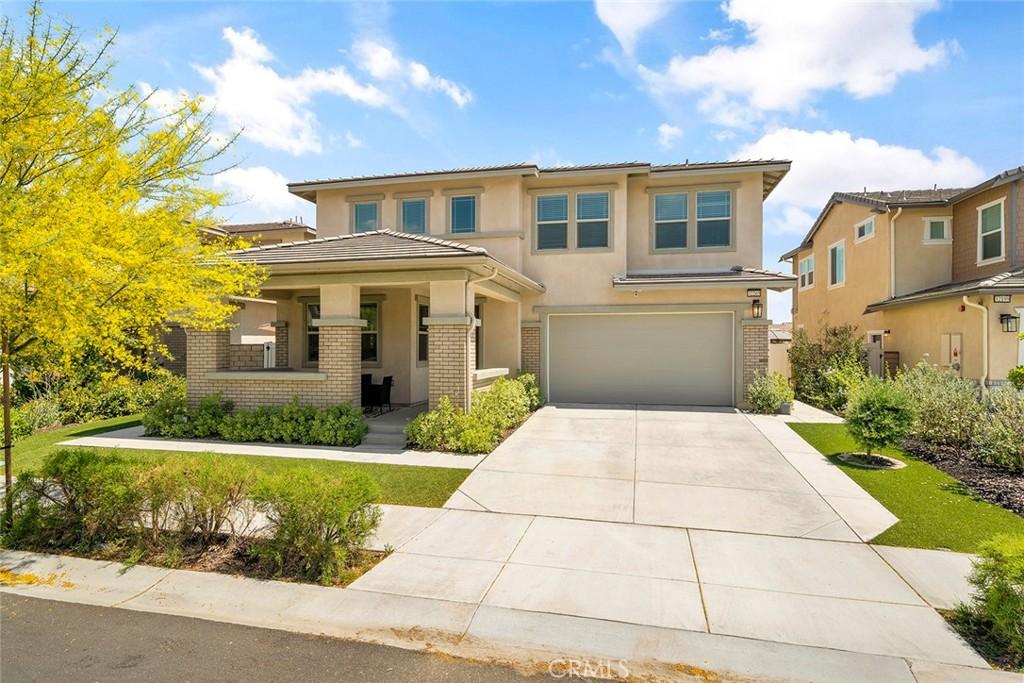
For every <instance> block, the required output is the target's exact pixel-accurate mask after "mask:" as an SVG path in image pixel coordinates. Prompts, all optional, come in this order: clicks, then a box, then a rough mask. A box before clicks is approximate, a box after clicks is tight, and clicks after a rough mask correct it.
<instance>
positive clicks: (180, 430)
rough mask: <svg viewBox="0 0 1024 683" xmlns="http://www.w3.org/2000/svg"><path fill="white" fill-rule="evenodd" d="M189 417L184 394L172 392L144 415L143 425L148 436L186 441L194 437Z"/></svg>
mask: <svg viewBox="0 0 1024 683" xmlns="http://www.w3.org/2000/svg"><path fill="white" fill-rule="evenodd" d="M189 417H190V416H189V411H188V408H187V407H186V405H185V396H184V394H181V395H179V394H178V393H177V392H170V393H167V394H164V395H163V396H162V397H161V398H160V399H159V400H158V401H157V402H156V403H155V404H154V405H153V407H152V408H150V409H149V410H147V411H146V412H145V413H144V414H143V416H142V425H143V426H144V427H145V428H146V432H145V433H146V436H163V437H166V438H168V439H185V438H188V437H191V436H192V421H191V420H190V419H189Z"/></svg>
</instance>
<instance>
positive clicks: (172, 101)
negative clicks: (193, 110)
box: [138, 81, 189, 115]
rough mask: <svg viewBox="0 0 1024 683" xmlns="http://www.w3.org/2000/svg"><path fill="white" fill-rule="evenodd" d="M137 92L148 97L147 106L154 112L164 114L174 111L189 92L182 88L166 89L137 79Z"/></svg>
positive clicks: (186, 97)
mask: <svg viewBox="0 0 1024 683" xmlns="http://www.w3.org/2000/svg"><path fill="white" fill-rule="evenodd" d="M138 88H139V92H140V93H142V96H143V97H146V98H148V100H147V101H148V103H149V106H150V107H151V108H152V109H153V110H154V111H155V113H156V114H160V115H166V114H170V113H171V112H173V111H175V110H176V109H178V108H179V107H180V106H181V103H182V101H184V100H186V99H188V97H189V93H188V91H187V90H185V89H183V88H179V89H178V90H168V89H166V88H154V87H153V86H152V85H150V84H149V83H147V82H146V81H139V83H138Z"/></svg>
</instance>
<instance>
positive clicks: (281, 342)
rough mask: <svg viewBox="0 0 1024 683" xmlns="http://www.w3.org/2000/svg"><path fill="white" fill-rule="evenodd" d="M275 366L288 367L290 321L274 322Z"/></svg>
mask: <svg viewBox="0 0 1024 683" xmlns="http://www.w3.org/2000/svg"><path fill="white" fill-rule="evenodd" d="M274 367H276V368H286V367H288V323H287V321H284V320H279V321H277V322H275V323H274Z"/></svg>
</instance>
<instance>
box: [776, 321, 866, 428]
mask: <svg viewBox="0 0 1024 683" xmlns="http://www.w3.org/2000/svg"><path fill="white" fill-rule="evenodd" d="M856 330H857V328H856V327H854V326H853V325H840V326H838V327H831V326H829V325H825V326H823V327H822V328H821V330H820V332H819V335H818V338H817V339H812V338H811V337H810V336H809V335H808V334H807V333H806V332H805V331H804V330H797V331H796V334H795V335H793V344H792V346H791V347H790V349H789V360H790V365H791V367H792V373H793V388H794V390H795V393H796V397H797V398H799V399H800V400H801V401H806V402H807V403H811V404H813V405H816V406H818V407H820V408H825V409H827V410H835V411H841V410H842V409H843V408H844V407H845V406H846V399H847V396H848V393H849V389H851V388H852V387H853V386H855V385H856V383H857V382H858V380H860V379H862V378H863V377H864V376H865V375H866V374H867V365H866V364H865V354H864V344H863V343H862V341H861V339H860V337H859V336H858V335H857V334H856Z"/></svg>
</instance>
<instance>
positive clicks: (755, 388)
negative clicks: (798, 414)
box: [747, 372, 794, 415]
mask: <svg viewBox="0 0 1024 683" xmlns="http://www.w3.org/2000/svg"><path fill="white" fill-rule="evenodd" d="M793 398H794V396H793V389H792V388H791V387H790V386H789V381H788V380H787V379H786V378H785V377H784V376H783V375H782V374H781V373H778V372H771V373H768V374H767V375H761V376H760V377H758V378H757V379H755V380H754V381H753V382H751V383H750V386H749V387H748V388H747V400H748V401H749V402H750V405H751V406H752V407H753V409H754V412H755V413H762V414H766V415H774V414H775V413H777V412H779V408H781V407H782V404H783V403H792V402H793Z"/></svg>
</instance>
